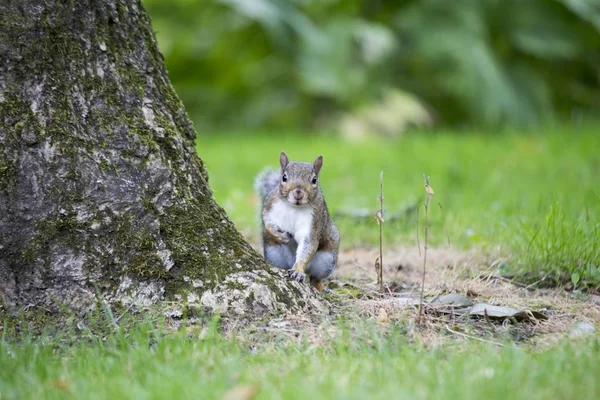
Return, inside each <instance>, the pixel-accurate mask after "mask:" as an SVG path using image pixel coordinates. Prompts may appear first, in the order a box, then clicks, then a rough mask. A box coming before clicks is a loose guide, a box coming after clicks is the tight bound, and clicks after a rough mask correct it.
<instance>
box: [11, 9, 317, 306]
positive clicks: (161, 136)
mask: <svg viewBox="0 0 600 400" xmlns="http://www.w3.org/2000/svg"><path fill="white" fill-rule="evenodd" d="M0 63H1V64H0V254H1V257H0V307H3V308H4V309H5V310H6V309H10V310H13V311H14V310H16V309H17V308H16V307H19V306H21V307H24V306H26V307H27V308H32V307H33V308H35V307H36V306H37V307H38V308H40V309H43V310H45V312H46V311H54V310H57V309H58V308H59V307H63V306H67V307H69V308H71V309H75V310H77V311H85V310H87V309H88V308H89V306H90V305H91V304H93V303H94V302H95V301H96V300H97V299H98V296H100V297H101V298H102V300H103V301H112V302H115V301H117V302H121V303H130V302H136V303H139V304H150V303H153V302H155V301H157V300H160V299H163V298H167V299H182V300H185V301H188V302H190V303H197V304H199V305H204V306H208V307H211V308H220V307H221V308H222V307H225V308H229V309H231V308H232V307H233V308H234V309H236V310H237V311H239V312H243V311H244V310H248V308H250V309H251V310H254V311H264V310H268V309H279V308H291V309H293V308H294V307H296V308H297V307H300V306H301V305H302V304H304V302H302V301H299V300H298V299H302V298H304V300H306V298H310V294H309V289H307V288H306V287H305V286H301V285H297V284H295V283H292V282H289V281H286V280H285V279H283V278H282V277H281V276H280V274H278V273H277V272H276V271H274V270H272V269H270V268H269V267H268V266H267V264H266V262H265V260H264V259H263V258H262V257H261V256H259V255H258V254H257V253H256V252H255V251H254V250H253V249H252V248H251V247H250V246H249V245H248V244H247V243H246V242H245V241H244V239H243V238H242V236H241V235H240V234H239V233H238V232H237V231H236V229H235V227H234V225H233V224H232V223H231V221H230V220H229V219H228V217H227V215H226V214H225V212H224V211H223V210H222V209H221V208H220V207H219V206H218V205H217V204H216V203H215V202H214V200H213V198H212V194H211V191H210V188H209V186H208V175H207V173H206V170H205V169H204V166H203V164H202V161H201V160H200V158H198V156H197V155H196V152H195V148H194V144H195V143H194V139H195V132H194V128H193V126H192V124H191V122H190V120H189V118H188V116H187V114H186V112H185V109H184V107H183V105H182V103H181V102H180V101H179V99H178V98H177V96H176V94H175V93H174V91H173V88H172V87H171V84H170V82H169V79H168V76H167V73H166V71H165V67H164V62H163V58H162V56H161V54H160V53H159V51H158V49H157V44H156V40H155V37H154V35H153V33H152V30H151V26H150V21H149V17H148V15H147V14H146V12H145V10H144V9H143V7H142V5H141V3H140V1H139V0H77V1H73V0H71V1H69V0H2V3H1V4H0ZM225 292H227V296H225V295H223V293H225ZM228 296H229V297H228ZM307 296H308V297H307ZM311 301H312V300H311ZM312 304H313V305H314V306H316V307H318V306H319V302H318V301H315V302H313V303H312Z"/></svg>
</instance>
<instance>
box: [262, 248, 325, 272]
mask: <svg viewBox="0 0 600 400" xmlns="http://www.w3.org/2000/svg"><path fill="white" fill-rule="evenodd" d="M296 249H297V245H296V243H295V242H293V241H292V243H289V244H279V245H275V246H265V249H264V250H265V252H264V254H265V258H266V259H267V260H269V262H270V263H271V264H273V265H274V266H276V267H277V268H281V269H284V270H289V269H290V268H292V267H293V266H294V263H295V262H296ZM335 262H336V256H335V254H334V253H333V252H330V251H317V252H316V253H315V255H314V257H313V259H312V260H311V262H310V264H309V265H308V268H307V269H306V273H307V274H308V275H310V277H311V279H316V280H319V281H320V280H322V279H326V278H328V277H329V276H330V275H331V274H332V273H333V270H334V269H335Z"/></svg>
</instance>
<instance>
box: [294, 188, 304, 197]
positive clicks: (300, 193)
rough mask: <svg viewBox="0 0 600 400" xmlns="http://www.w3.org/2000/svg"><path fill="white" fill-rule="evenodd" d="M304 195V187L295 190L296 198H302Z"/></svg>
mask: <svg viewBox="0 0 600 400" xmlns="http://www.w3.org/2000/svg"><path fill="white" fill-rule="evenodd" d="M302 197H304V194H303V193H302V189H300V188H296V190H294V198H295V199H296V200H302Z"/></svg>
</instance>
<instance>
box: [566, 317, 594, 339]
mask: <svg viewBox="0 0 600 400" xmlns="http://www.w3.org/2000/svg"><path fill="white" fill-rule="evenodd" d="M594 332H596V327H595V326H594V325H592V324H590V323H589V322H583V321H582V322H577V323H575V324H574V325H573V326H571V328H570V329H569V337H571V338H578V337H585V336H589V335H592V334H594Z"/></svg>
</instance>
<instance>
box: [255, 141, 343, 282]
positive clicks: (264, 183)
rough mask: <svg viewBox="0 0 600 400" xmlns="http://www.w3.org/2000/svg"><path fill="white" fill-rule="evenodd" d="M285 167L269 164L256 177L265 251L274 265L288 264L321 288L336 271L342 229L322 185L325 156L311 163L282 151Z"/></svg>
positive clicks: (294, 272)
mask: <svg viewBox="0 0 600 400" xmlns="http://www.w3.org/2000/svg"><path fill="white" fill-rule="evenodd" d="M279 163H280V164H281V170H280V171H276V170H267V171H264V172H262V173H261V174H259V175H258V176H257V178H256V182H255V189H256V191H257V192H258V194H259V196H260V197H261V200H262V212H261V220H262V235H263V251H264V256H265V258H266V259H267V261H269V262H270V263H271V264H273V265H274V266H276V267H278V268H281V269H284V270H287V271H288V274H289V275H290V276H291V277H292V279H295V280H297V281H299V282H303V281H305V280H306V276H307V275H308V276H309V277H310V283H311V285H312V286H314V287H315V288H316V289H317V290H318V291H321V292H322V291H324V285H323V283H322V281H323V280H324V279H326V278H328V277H329V276H331V274H332V273H333V271H334V269H335V267H336V263H337V258H338V252H339V246H340V234H339V231H338V229H337V227H336V226H335V224H334V223H333V221H332V220H331V217H330V216H329V211H328V210H327V204H326V203H325V198H324V196H323V192H322V191H321V187H320V185H319V181H320V180H319V172H320V171H321V168H322V167H323V156H318V157H317V158H316V159H315V161H314V162H313V163H312V164H311V163H308V162H299V161H291V162H290V161H289V159H288V156H287V154H285V152H281V155H280V156H279Z"/></svg>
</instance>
